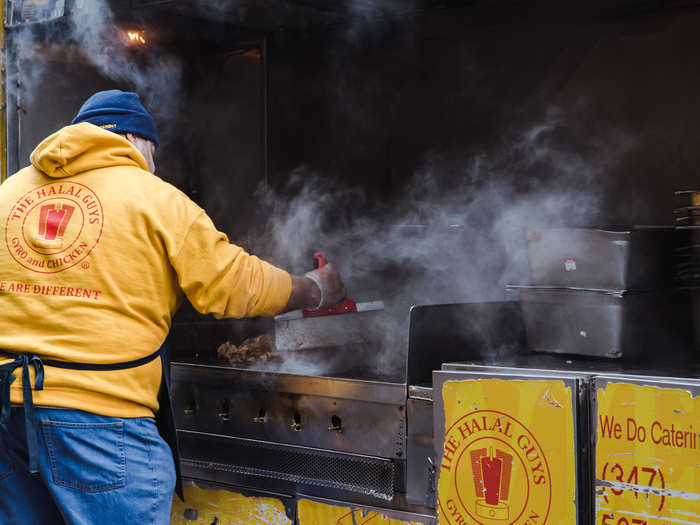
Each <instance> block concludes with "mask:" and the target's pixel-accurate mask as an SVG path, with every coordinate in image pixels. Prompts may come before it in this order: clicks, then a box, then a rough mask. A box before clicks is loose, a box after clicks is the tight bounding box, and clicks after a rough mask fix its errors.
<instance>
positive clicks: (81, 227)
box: [5, 181, 104, 273]
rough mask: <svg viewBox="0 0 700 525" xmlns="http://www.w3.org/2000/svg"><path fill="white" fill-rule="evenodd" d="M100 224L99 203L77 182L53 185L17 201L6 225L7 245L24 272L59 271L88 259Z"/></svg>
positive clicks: (93, 193)
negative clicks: (25, 270) (24, 269)
mask: <svg viewBox="0 0 700 525" xmlns="http://www.w3.org/2000/svg"><path fill="white" fill-rule="evenodd" d="M103 222H104V215H103V211H102V203H101V202H100V199H99V198H98V197H97V194H96V193H95V192H94V191H92V190H91V189H90V188H88V187H87V186H85V185H84V184H79V183H77V182H70V181H61V182H51V183H49V184H45V185H43V186H39V187H37V188H34V189H33V190H31V191H29V192H27V193H25V194H24V195H22V197H20V198H19V200H17V202H16V203H15V205H14V206H13V207H12V209H11V210H10V213H9V215H8V217H7V222H6V223H5V244H6V245H7V249H8V250H9V252H10V255H11V256H12V258H13V259H14V260H15V261H17V262H18V263H19V264H20V265H22V266H23V267H24V268H26V269H28V270H32V271H34V272H39V273H56V272H61V271H63V270H67V269H68V268H71V267H73V266H75V265H76V264H79V263H80V262H81V261H83V260H84V259H85V258H86V257H87V256H88V255H90V252H92V250H93V249H94V248H95V246H97V243H98V242H99V240H100V237H101V236H102V225H103Z"/></svg>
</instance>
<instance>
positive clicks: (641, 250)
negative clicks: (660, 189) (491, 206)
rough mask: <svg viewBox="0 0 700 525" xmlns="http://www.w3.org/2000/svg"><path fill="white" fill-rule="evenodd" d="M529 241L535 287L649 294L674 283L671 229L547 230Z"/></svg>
mask: <svg viewBox="0 0 700 525" xmlns="http://www.w3.org/2000/svg"><path fill="white" fill-rule="evenodd" d="M526 236H527V241H528V260H529V265H530V278H531V284H532V285H534V286H550V287H559V288H585V289H601V290H648V289H654V288H660V287H665V286H668V285H670V284H671V283H672V282H673V246H674V229H673V228H672V227H652V226H620V227H618V226H611V227H605V228H551V229H549V228H543V229H531V230H528V231H527V234H526Z"/></svg>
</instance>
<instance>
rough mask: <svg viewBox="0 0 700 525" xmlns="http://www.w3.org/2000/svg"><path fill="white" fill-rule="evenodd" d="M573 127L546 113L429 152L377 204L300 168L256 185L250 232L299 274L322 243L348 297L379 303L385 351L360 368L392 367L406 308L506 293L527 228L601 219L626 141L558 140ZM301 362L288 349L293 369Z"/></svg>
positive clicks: (558, 114)
mask: <svg viewBox="0 0 700 525" xmlns="http://www.w3.org/2000/svg"><path fill="white" fill-rule="evenodd" d="M570 125H571V122H569V121H568V119H567V115H565V114H564V113H563V112H562V111H560V110H550V111H549V112H548V114H547V116H546V117H545V118H544V119H543V121H542V122H538V123H536V124H534V125H531V126H529V127H526V128H524V129H520V130H518V131H517V132H515V133H513V134H512V136H510V137H508V138H507V139H505V140H504V145H502V146H501V147H498V148H495V149H493V150H491V151H487V152H482V153H480V154H475V155H465V154H462V153H460V152H451V151H442V152H440V151H433V152H431V153H429V154H428V155H427V156H426V158H425V161H424V164H423V166H422V167H421V168H420V169H419V170H418V171H417V172H416V173H415V174H414V176H413V178H412V180H411V182H410V183H409V184H407V185H406V187H405V188H404V190H403V192H402V193H401V194H400V195H399V196H397V197H396V198H394V199H393V200H392V202H390V203H388V204H384V205H376V204H373V203H371V202H368V200H367V197H366V195H365V194H364V193H363V192H362V190H360V189H357V188H351V187H347V186H343V185H340V184H338V183H333V182H329V178H328V177H323V176H322V174H319V173H314V172H313V171H312V170H311V169H310V168H308V167H300V168H298V169H297V170H295V171H294V172H293V173H292V174H291V177H290V179H289V183H288V184H287V185H286V187H284V188H282V189H273V188H270V187H263V188H261V189H260V195H261V197H262V200H263V202H264V205H265V209H266V210H267V212H268V217H269V221H268V223H267V227H266V231H265V232H264V234H262V235H258V236H257V237H256V238H257V239H266V240H267V242H265V243H264V244H262V245H258V246H256V247H255V250H256V251H258V252H260V253H263V254H265V255H266V256H267V257H269V258H270V259H272V260H273V261H275V262H277V263H279V264H281V265H282V266H284V267H287V268H290V269H292V270H293V271H294V272H295V273H302V272H304V271H308V270H309V269H310V267H311V264H312V259H311V254H312V253H313V252H315V251H318V250H324V251H326V252H327V254H328V257H329V259H330V260H334V261H335V262H336V263H337V264H338V266H339V267H340V270H341V273H342V275H343V278H344V280H345V282H346V286H347V288H348V293H349V296H350V297H351V298H353V299H354V300H356V301H358V302H360V301H368V300H377V299H382V300H384V301H385V303H386V306H387V313H388V315H386V316H385V320H384V325H383V326H382V327H381V330H380V332H381V334H382V337H383V341H382V351H381V352H379V353H378V354H375V355H371V356H367V357H368V358H370V359H371V361H372V362H370V363H368V365H369V366H370V367H374V368H377V369H379V370H384V371H392V370H397V369H398V368H401V364H402V363H403V362H405V352H406V348H407V345H406V337H407V334H408V327H407V324H406V323H407V316H408V311H409V308H410V306H411V305H413V304H445V303H452V302H467V301H483V300H502V299H504V284H508V283H513V284H527V282H526V281H527V260H526V253H525V236H524V231H525V229H526V228H530V227H557V226H559V227H564V226H587V225H592V224H596V223H597V224H600V221H605V219H606V218H605V217H604V216H603V215H602V213H601V210H602V209H603V196H604V195H605V181H606V180H607V175H608V174H609V173H610V172H611V171H612V170H613V169H614V168H615V165H616V164H617V163H618V162H619V161H620V160H621V159H622V158H623V156H624V154H625V152H627V151H628V150H629V149H630V147H631V146H632V141H631V139H630V138H629V137H628V136H626V135H625V134H622V133H619V132H617V131H610V132H608V133H605V134H604V136H583V137H579V139H580V140H582V141H583V142H584V143H585V144H584V145H583V146H584V147H581V144H580V143H579V144H577V147H576V148H574V147H570V146H568V145H566V144H562V143H561V142H560V141H559V139H558V138H557V137H559V136H561V132H562V129H563V128H565V127H566V126H570ZM582 151H587V152H588V153H585V154H584V153H581V152H582ZM358 210H361V211H358ZM466 322H468V320H465V323H466ZM302 365H303V362H302V361H300V360H299V359H298V358H296V359H295V361H294V363H293V366H294V368H295V369H301V368H302ZM309 365H311V363H309ZM313 366H314V367H316V368H317V363H313Z"/></svg>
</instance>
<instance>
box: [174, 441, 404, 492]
mask: <svg viewBox="0 0 700 525" xmlns="http://www.w3.org/2000/svg"><path fill="white" fill-rule="evenodd" d="M180 434H181V437H182V432H181V433H180ZM187 441H189V440H188V439H186V440H185V442H184V443H183V445H185V446H184V447H183V448H184V449H185V450H183V460H182V463H183V465H187V466H190V467H195V468H198V469H204V470H215V471H221V472H232V473H236V474H248V475H255V476H262V477H266V478H273V479H280V480H284V481H291V482H295V483H301V484H305V485H315V486H320V487H328V488H334V489H340V490H345V491H350V492H359V493H361V494H366V495H369V496H373V497H376V498H381V499H385V500H391V499H393V497H394V477H395V466H394V464H393V463H392V462H391V461H389V460H383V459H377V458H371V457H365V456H352V455H346V454H337V453H333V452H325V451H321V450H312V449H297V448H288V447H283V446H280V445H274V444H267V443H260V442H257V443H252V442H247V441H246V442H243V441H233V442H229V441H228V440H227V441H226V443H225V444H223V443H219V444H217V445H218V446H217V448H218V447H222V448H223V449H224V450H225V457H220V458H211V457H204V454H202V452H203V451H208V452H210V451H211V450H212V449H213V447H211V446H204V447H203V446H201V445H202V444H201V443H200V445H199V446H192V447H188V446H187V445H186V444H185V443H186V442H187ZM192 444H193V445H194V443H192ZM219 450H221V449H219Z"/></svg>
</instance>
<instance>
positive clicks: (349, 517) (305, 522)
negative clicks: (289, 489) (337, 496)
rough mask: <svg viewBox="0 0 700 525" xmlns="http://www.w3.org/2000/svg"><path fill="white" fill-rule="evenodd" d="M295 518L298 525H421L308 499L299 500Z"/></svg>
mask: <svg viewBox="0 0 700 525" xmlns="http://www.w3.org/2000/svg"><path fill="white" fill-rule="evenodd" d="M297 517H298V518H299V525H364V524H365V523H367V524H368V525H423V524H422V523H418V522H414V521H399V520H395V519H391V518H389V517H387V516H385V515H383V514H382V513H381V512H376V511H368V510H365V509H359V508H355V507H353V508H350V507H345V506H339V505H329V504H327V503H321V502H320V501H312V500H309V499H300V500H299V503H298V504H297Z"/></svg>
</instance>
